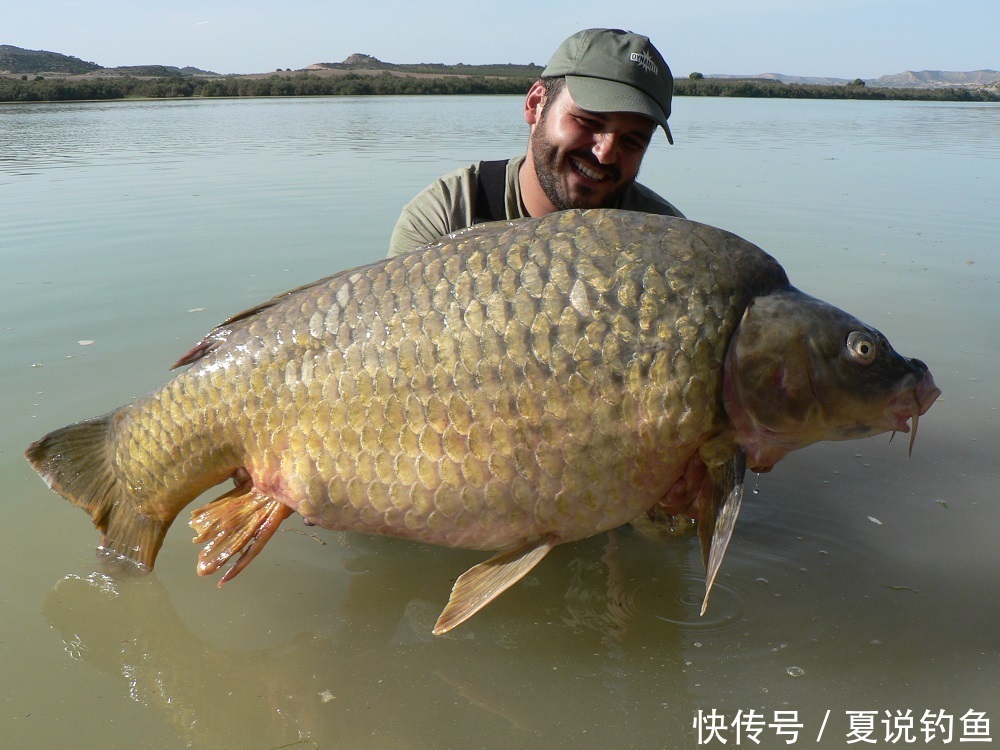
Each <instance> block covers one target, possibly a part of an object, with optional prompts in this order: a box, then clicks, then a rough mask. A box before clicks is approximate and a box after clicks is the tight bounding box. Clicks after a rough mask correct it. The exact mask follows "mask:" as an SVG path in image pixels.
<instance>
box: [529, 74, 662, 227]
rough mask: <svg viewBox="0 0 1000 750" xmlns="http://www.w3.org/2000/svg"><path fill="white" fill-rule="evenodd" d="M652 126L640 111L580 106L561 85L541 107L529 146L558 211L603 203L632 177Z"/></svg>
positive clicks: (613, 200) (614, 197)
mask: <svg viewBox="0 0 1000 750" xmlns="http://www.w3.org/2000/svg"><path fill="white" fill-rule="evenodd" d="M655 130H656V123H654V122H653V121H652V120H650V119H649V118H647V117H643V116H642V115H637V114H632V113H625V112H589V111H587V110H585V109H581V108H580V107H578V106H577V104H576V102H574V101H573V98H572V97H571V96H570V94H569V90H568V89H565V88H564V89H562V91H561V92H560V93H559V94H558V95H557V96H556V97H555V98H554V99H553V100H551V101H546V102H545V103H544V105H543V106H542V110H541V115H540V117H539V119H538V122H537V123H536V124H535V127H534V128H533V129H532V132H531V137H530V140H529V143H528V148H529V151H530V157H531V158H532V160H533V163H534V167H535V173H536V174H537V175H538V181H539V183H540V184H541V187H542V190H543V191H544V192H545V195H546V197H547V198H548V199H549V201H550V202H551V203H552V204H553V206H555V209H556V210H557V211H561V210H565V209H568V208H608V207H612V206H614V205H615V203H616V202H617V201H618V198H619V196H620V195H621V194H622V193H623V192H624V191H625V189H626V188H627V187H628V186H629V185H631V184H632V183H633V182H634V181H635V178H636V175H638V174H639V166H640V165H641V164H642V157H643V156H644V155H645V153H646V148H647V147H648V146H649V141H650V139H651V138H652V136H653V133H654V132H655Z"/></svg>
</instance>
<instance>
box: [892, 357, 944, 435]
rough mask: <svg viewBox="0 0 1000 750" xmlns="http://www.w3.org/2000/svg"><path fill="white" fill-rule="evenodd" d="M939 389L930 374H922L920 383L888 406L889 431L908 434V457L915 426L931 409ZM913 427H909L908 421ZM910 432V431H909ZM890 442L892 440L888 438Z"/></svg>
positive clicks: (915, 430)
mask: <svg viewBox="0 0 1000 750" xmlns="http://www.w3.org/2000/svg"><path fill="white" fill-rule="evenodd" d="M940 395H941V389H940V388H938V387H937V386H936V385H935V384H934V378H933V377H932V376H931V374H930V372H929V371H927V372H925V373H924V376H923V377H922V378H921V379H920V382H919V383H917V384H916V385H914V386H913V387H912V388H909V389H907V390H906V391H904V392H903V393H901V394H900V395H899V396H897V397H896V398H895V399H893V401H892V402H891V403H890V405H889V414H890V417H891V419H892V421H893V424H892V425H891V427H890V429H891V430H892V433H893V435H895V434H896V433H897V432H902V433H904V434H905V433H910V447H909V455H912V454H913V443H914V442H915V441H916V439H917V424H918V422H919V420H920V417H922V416H923V415H924V414H926V413H927V410H928V409H930V408H931V404H933V403H934V402H935V401H936V400H937V398H938V396H940ZM911 419H912V420H913V427H912V428H911V427H910V420H911ZM911 430H912V431H911ZM889 439H890V440H892V438H889Z"/></svg>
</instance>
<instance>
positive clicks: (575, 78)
mask: <svg viewBox="0 0 1000 750" xmlns="http://www.w3.org/2000/svg"><path fill="white" fill-rule="evenodd" d="M558 77H565V78H566V86H567V88H568V89H569V94H570V96H572V97H573V101H575V102H576V103H577V104H579V105H580V106H581V107H583V108H584V109H587V110H590V111H591V112H634V113H635V114H639V115H645V116H646V117H648V118H649V119H651V120H653V121H654V122H655V123H657V124H658V125H660V127H662V128H663V132H664V133H666V134H667V141H669V142H670V143H671V144H672V143H673V142H674V137H673V136H672V135H671V134H670V128H669V127H668V126H667V118H668V117H670V98H671V96H672V95H673V92H674V77H673V75H671V73H670V68H668V67H667V63H666V62H665V61H664V59H663V56H662V55H661V54H660V53H659V52H658V51H657V49H656V47H654V46H653V44H652V42H650V41H649V37H646V36H641V35H640V34H633V33H632V32H631V31H622V30H621V29H586V30H584V31H578V32H577V33H576V34H573V36H571V37H570V38H569V39H567V40H566V41H564V42H563V43H562V44H560V45H559V49H557V50H556V51H555V53H554V54H553V55H552V59H551V60H549V63H548V65H546V66H545V70H543V71H542V78H558Z"/></svg>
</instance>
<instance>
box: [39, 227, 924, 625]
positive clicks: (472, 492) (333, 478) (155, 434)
mask: <svg viewBox="0 0 1000 750" xmlns="http://www.w3.org/2000/svg"><path fill="white" fill-rule="evenodd" d="M790 289H791V288H790V287H788V282H787V278H786V276H785V273H784V271H783V270H782V268H781V267H780V265H778V263H777V262H776V261H775V260H774V259H773V258H771V257H770V256H768V255H767V254H765V253H764V252H763V251H761V250H760V249H759V248H756V247H755V246H754V245H751V244H750V243H748V242H746V241H745V240H742V239H740V238H738V237H736V236H735V235H731V234H729V233H726V232H723V231H722V230H718V229H715V228H712V227H707V226H705V225H700V224H697V223H694V222H689V221H686V220H681V219H673V218H667V217H659V216H651V215H645V214H638V213H630V212H621V211H614V210H597V211H587V212H579V211H570V212H565V213H558V214H551V215H549V216H547V217H544V218H542V219H537V220H526V221H521V222H510V223H506V224H493V225H485V226H482V227H476V228H473V229H470V230H467V231H465V232H462V233H458V234H456V235H453V236H450V237H447V238H442V239H441V240H440V241H438V242H436V243H432V244H431V245H429V246H427V247H425V248H423V249H421V250H420V251H417V252H415V253H413V254H410V255H406V256H402V257H399V258H394V259H390V260H386V261H382V262H378V263H374V264H371V265H368V266H364V267H361V268H358V269H353V270H350V271H345V272H343V273H340V274H337V275H335V276H332V277H330V278H328V279H324V280H321V281H319V282H316V283H314V284H311V285H308V286H305V287H301V288H299V289H296V290H292V291H291V292H288V293H285V294H284V295H280V296H278V297H276V298H274V299H273V300H271V301H269V302H267V303H264V304H263V305H260V306H258V307H256V308H253V309H251V310H249V311H247V312H245V313H242V314H240V315H237V316H235V317H234V318H231V319H230V320H229V321H227V322H226V323H224V324H222V325H221V326H219V327H218V328H216V329H215V330H214V331H212V332H211V333H210V334H209V335H208V336H206V338H205V339H204V340H203V341H202V342H201V343H200V344H199V345H198V346H196V347H195V348H194V349H193V350H192V351H191V352H190V353H189V354H188V355H186V356H185V357H184V358H182V360H181V361H180V362H179V363H178V364H185V365H188V364H189V365H190V367H189V368H188V369H187V370H185V371H183V372H181V373H180V374H178V375H177V376H176V377H175V378H174V379H173V380H172V381H170V382H169V383H168V384H166V385H165V386H164V387H163V388H161V389H159V390H158V391H155V392H153V393H151V394H149V395H148V396H145V397H143V398H140V399H138V400H136V401H135V402H133V403H131V404H129V405H126V406H124V407H122V408H121V409H119V410H118V411H116V412H113V413H112V414H111V415H108V416H105V417H102V418H96V419H94V420H88V421H87V422H84V423H80V424H79V425H76V426H70V427H68V428H64V430H62V431H56V432H54V433H52V434H50V435H49V436H46V438H43V440H42V441H39V442H38V443H36V444H34V445H33V446H32V447H31V448H29V451H28V457H29V460H31V461H32V463H33V464H34V465H35V467H36V469H38V470H39V472H40V473H41V474H42V476H43V477H45V478H46V480H47V481H48V482H49V483H50V486H52V487H53V489H55V490H56V491H57V492H60V493H61V494H63V495H64V496H66V497H67V498H69V499H70V500H71V501H73V502H74V503H76V504H78V505H81V506H83V507H84V508H86V509H87V510H88V511H90V513H91V515H92V517H93V518H94V520H95V523H96V524H97V525H98V527H99V528H100V529H101V530H102V532H103V538H102V548H103V549H104V550H105V552H106V553H107V554H108V555H109V556H112V557H116V558H121V559H127V560H131V561H133V562H135V563H137V564H139V565H142V566H145V567H151V566H152V564H153V561H154V560H155V557H156V552H157V551H158V549H159V546H160V544H161V543H162V539H163V535H164V534H165V533H166V529H167V527H168V526H169V525H170V523H171V522H172V521H173V519H174V517H175V516H176V515H177V513H178V512H179V511H180V510H181V509H182V508H183V507H184V506H185V505H187V504H188V503H189V502H190V501H191V500H193V499H194V498H195V497H196V496H197V495H199V494H200V493H201V492H203V491H204V490H206V489H208V488H209V487H211V486H212V485H214V484H217V483H219V482H221V481H223V480H225V479H227V478H230V477H232V478H233V479H234V480H235V482H236V488H235V489H234V490H232V491H231V492H229V493H227V494H226V495H224V496H223V497H222V498H220V499H219V500H218V501H217V502H215V503H213V504H210V505H209V506H206V507H205V508H202V509H200V510H198V511H195V514H194V520H193V521H192V525H194V526H195V527H196V529H198V530H199V532H200V533H199V535H198V538H197V539H198V540H199V541H207V542H208V546H207V547H206V548H205V550H204V551H203V552H202V554H201V563H200V565H199V572H213V571H214V570H217V569H218V568H219V567H221V566H222V565H223V564H224V563H225V562H227V560H228V559H229V558H230V557H231V556H232V555H234V554H235V553H237V552H242V555H241V557H240V560H239V561H238V562H237V563H236V565H234V566H233V568H231V569H230V571H229V572H228V573H227V574H226V576H225V577H224V578H223V581H225V580H228V579H229V578H230V577H231V576H232V575H235V574H236V573H238V572H239V570H241V569H242V568H243V567H244V566H245V565H246V563H248V562H249V560H250V559H252V558H253V556H254V555H256V554H257V552H259V550H260V548H261V547H262V546H263V544H264V543H265V542H266V540H267V539H268V538H269V537H270V535H271V534H273V533H274V530H275V529H276V528H277V525H278V524H279V523H280V522H281V520H282V519H283V518H284V517H286V516H287V515H288V514H289V513H291V512H292V511H297V512H298V513H299V514H301V515H302V516H303V517H304V518H305V519H306V521H307V522H309V523H312V524H317V525H320V526H324V527H327V528H331V529H342V530H352V531H361V532H369V533H377V534H385V535H391V536H397V537H403V538H408V539H415V540H420V541H423V542H427V543H432V544H441V545H447V546H452V547H465V548H472V549H487V550H500V551H501V552H500V554H498V555H497V556H496V557H495V558H493V559H492V560H490V561H487V563H484V564H483V566H476V568H473V569H472V570H470V571H468V572H467V573H466V574H465V575H464V576H462V577H461V578H460V579H459V582H458V583H456V588H455V591H454V592H453V595H452V602H451V603H449V607H448V608H446V612H445V613H444V614H442V621H441V622H439V627H438V630H437V631H436V632H440V631H443V630H446V629H448V628H449V627H452V626H453V625H454V624H455V622H456V620H457V621H461V620H462V619H465V618H467V617H468V616H470V615H471V614H472V613H473V612H474V611H476V610H477V609H478V608H479V607H481V606H483V604H485V602H486V601H489V600H490V599H492V598H493V597H495V596H496V595H497V594H499V593H500V592H501V591H502V590H504V589H505V588H506V587H507V586H509V585H511V584H512V583H513V582H514V581H516V580H517V579H518V578H520V577H521V576H523V575H524V573H526V572H527V570H528V569H530V567H531V566H532V565H534V564H535V563H537V562H538V560H540V559H541V557H542V556H544V554H545V552H547V550H548V549H550V548H551V546H553V545H555V544H559V543H562V542H567V541H572V540H575V539H579V538H583V537H587V536H591V535H593V534H595V533H598V532H600V531H604V530H607V529H610V528H613V527H615V526H619V525H621V524H623V523H626V522H628V521H629V520H631V519H633V518H634V517H636V516H638V515H640V514H642V513H644V512H646V511H649V510H651V509H652V508H654V507H656V506H657V504H658V503H660V502H664V501H665V499H666V498H668V497H673V500H671V503H672V506H671V507H673V506H677V508H674V509H675V510H676V509H678V508H679V509H683V508H691V512H692V513H696V512H699V511H700V512H701V513H703V514H705V515H707V518H706V524H707V526H708V528H709V529H711V526H712V525H713V524H714V519H715V516H716V514H717V513H718V512H720V511H719V510H718V508H719V507H720V506H721V505H724V504H725V502H726V501H725V496H726V493H727V491H728V489H727V487H724V486H721V484H720V482H722V483H725V482H730V483H732V484H739V483H741V482H742V464H739V466H738V467H737V468H734V467H735V466H737V464H738V460H737V458H736V457H737V456H738V455H742V452H741V451H742V450H743V448H742V446H741V443H740V437H739V436H738V435H737V432H738V430H736V429H734V422H738V421H739V420H736V419H734V418H733V417H732V415H731V414H728V413H727V408H729V407H728V401H727V393H728V391H727V390H726V383H725V382H724V376H725V373H726V366H725V363H726V360H727V356H728V354H727V353H728V352H729V351H730V349H731V348H732V347H731V344H732V343H733V340H734V334H735V333H736V331H737V328H738V327H739V326H741V319H745V318H746V316H747V315H748V314H749V312H748V311H749V310H750V308H751V307H752V303H754V302H755V300H757V299H758V298H760V299H767V298H768V295H773V294H775V293H777V292H780V291H781V290H790ZM790 293H794V294H800V293H798V292H794V290H792V292H790ZM800 296H802V297H805V296H804V295H800ZM810 299H811V298H810ZM820 304H822V303H820ZM831 309H833V308H831ZM836 313H837V314H838V315H840V316H845V317H846V314H844V313H840V311H836ZM835 317H836V316H835ZM838 320H839V318H838ZM852 320H853V319H852ZM858 325H863V324H860V323H858ZM758 338H759V337H758ZM897 357H898V355H897ZM898 359H899V360H900V361H901V362H897V363H896V365H897V369H898V368H899V367H902V368H903V369H904V370H905V369H906V368H909V369H908V370H906V373H903V374H904V375H905V377H904V378H903V379H904V380H906V383H907V385H906V387H907V388H914V387H915V386H914V385H913V383H914V382H916V381H917V380H919V379H920V377H923V375H924V374H925V373H926V366H923V365H922V363H919V364H920V366H921V367H923V371H920V372H919V377H918V374H915V372H917V371H919V370H920V368H919V367H916V366H913V365H910V364H906V365H905V367H904V364H905V363H912V362H916V361H915V360H913V361H908V360H902V358H898ZM894 377H895V376H894ZM929 377H930V376H929V374H926V379H929ZM898 379H899V378H897V380H898ZM911 381H912V382H911ZM897 386H898V383H896V381H893V384H892V388H894V389H895V390H894V392H897V391H898V390H899V388H898V387H897ZM922 387H923V391H922V392H923V397H924V401H925V402H926V401H927V398H928V394H929V393H930V392H931V391H932V390H936V389H933V384H932V382H931V384H930V385H927V384H926V383H925V384H924V385H923V386H922ZM730 390H732V389H730ZM734 392H735V391H734ZM914 393H916V391H914ZM934 396H936V394H934ZM765 400H766V399H765ZM914 400H917V401H918V402H919V399H917V398H916V396H914ZM930 400H933V397H931V398H930ZM926 406H929V402H928V403H926ZM921 408H923V410H926V408H925V407H922V406H920V405H919V404H918V406H917V407H916V412H919V413H922V412H920V409H921ZM736 412H737V415H738V414H739V410H738V409H737V410H736ZM911 412H913V410H912V409H911ZM916 412H914V413H913V414H911V413H910V412H908V413H907V416H910V415H914V416H916ZM880 413H881V412H880ZM851 419H855V417H853V416H852V417H851ZM897 421H898V420H897ZM881 429H886V427H884V426H882V427H881V428H880V429H879V430H878V431H881ZM812 439H813V438H810V441H811V440H812ZM832 439H836V437H834V438H832ZM748 442H749V441H748ZM765 442H766V441H765ZM95 444H102V445H111V446H112V448H113V451H112V455H113V459H112V460H111V465H110V466H102V465H101V461H100V459H99V458H95V457H94V453H95V450H94V445H95ZM796 447H797V446H796ZM789 449H790V448H789ZM782 450H784V448H782ZM761 451H763V449H761ZM772 453H774V450H772ZM779 453H781V455H783V452H781V451H779ZM701 454H704V456H705V457H707V458H706V463H708V464H709V469H710V471H709V473H708V475H706V476H709V479H708V480H705V482H706V483H702V482H701V480H700V479H699V477H701V476H702V475H705V472H704V471H701V473H698V466H699V465H702V464H700V463H699V462H700V461H702V459H701V458H700V457H699V456H700V455H701ZM765 454H766V452H760V455H765ZM766 455H767V456H769V455H770V454H766ZM774 455H778V454H777V453H774ZM755 456H756V454H754V455H753V456H752V457H751V458H752V460H755V458H754V457H755ZM775 460H776V459H775ZM734 462H736V463H734ZM81 463H86V464H87V466H88V468H87V470H86V471H80V470H79V465H80V464H81ZM109 477H110V478H109ZM720 478H721V479H720ZM671 493H673V496H671ZM678 498H679V499H681V500H683V503H680V505H678V503H677V502H676V501H677V500H678ZM736 510H738V500H737V501H736ZM732 513H734V511H731V514H732ZM733 518H734V516H733ZM727 528H728V529H729V531H731V523H730V524H729V526H728V527H727ZM709 534H711V531H709ZM727 542H728V537H726V539H725V542H720V543H719V544H718V545H716V546H721V549H722V551H724V548H725V543H727ZM703 548H704V549H705V550H706V560H707V559H708V557H707V549H708V543H707V542H706V540H705V538H704V537H703ZM718 554H719V555H721V552H720V553H718ZM484 566H485V567H484ZM709 584H710V581H709ZM484 587H485V588H484ZM466 589H468V590H466Z"/></svg>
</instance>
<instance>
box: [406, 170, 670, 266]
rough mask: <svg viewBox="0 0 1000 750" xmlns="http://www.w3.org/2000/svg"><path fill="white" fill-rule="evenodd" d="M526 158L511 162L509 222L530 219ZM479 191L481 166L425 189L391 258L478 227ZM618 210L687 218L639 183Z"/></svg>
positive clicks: (409, 207)
mask: <svg viewBox="0 0 1000 750" xmlns="http://www.w3.org/2000/svg"><path fill="white" fill-rule="evenodd" d="M525 158H526V155H525V154H522V155H521V156H518V157H516V158H514V159H511V160H510V161H508V162H507V176H506V179H507V187H506V189H505V190H504V212H505V213H504V215H505V217H506V218H507V219H521V218H525V217H527V216H528V211H527V209H525V207H524V202H523V201H522V200H521V186H520V182H519V181H518V179H517V174H518V171H519V170H520V168H521V165H522V164H523V163H524V160H525ZM478 190H479V164H470V165H469V166H467V167H462V168H461V169H456V170H455V171H454V172H449V173H448V174H446V175H444V177H441V178H440V179H438V180H435V181H434V182H432V183H431V184H430V185H428V186H427V187H426V188H424V189H423V190H422V191H421V192H420V193H418V194H417V196H416V197H415V198H414V199H413V200H411V201H410V202H409V203H407V204H406V206H404V207H403V212H402V213H401V214H400V216H399V219H398V220H397V221H396V227H395V229H393V231H392V239H391V240H390V241H389V257H390V258H392V257H395V256H397V255H404V254H406V253H408V252H410V251H411V250H416V249H417V248H418V247H422V246H423V245H426V244H427V243H429V242H434V241H435V240H437V239H439V238H441V237H444V236H445V235H448V234H451V233H452V232H457V231H458V230H459V229H465V228H466V227H470V226H472V225H473V224H474V223H475V211H476V194H477V192H478ZM614 208H622V209H626V210H629V211H644V212H646V213H652V214H663V215H665V216H680V217H683V216H684V214H682V213H681V212H680V211H678V210H677V209H676V208H675V207H674V206H673V205H671V204H670V203H668V202H667V201H665V200H664V199H663V198H661V197H660V196H659V195H657V194H656V193H654V192H653V191H652V190H650V189H649V188H647V187H645V186H643V185H640V184H639V183H633V184H632V185H631V186H630V187H629V188H628V189H627V190H626V191H625V193H624V194H623V195H622V197H621V198H620V199H619V201H618V205H616V206H614Z"/></svg>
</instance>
